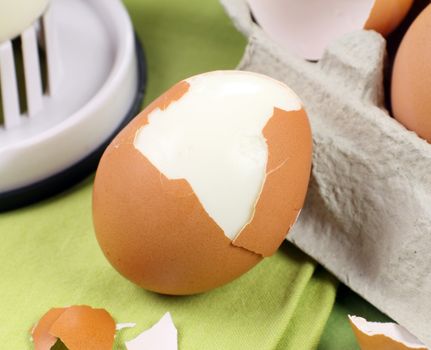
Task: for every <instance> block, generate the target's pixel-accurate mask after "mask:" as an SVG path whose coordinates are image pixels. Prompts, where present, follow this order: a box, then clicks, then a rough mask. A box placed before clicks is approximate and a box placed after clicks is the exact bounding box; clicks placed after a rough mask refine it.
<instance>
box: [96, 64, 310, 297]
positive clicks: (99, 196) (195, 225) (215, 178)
mask: <svg viewBox="0 0 431 350" xmlns="http://www.w3.org/2000/svg"><path fill="white" fill-rule="evenodd" d="M311 148H312V142H311V133H310V127H309V123H308V119H307V116H306V113H305V111H304V110H303V107H302V103H301V102H300V100H299V98H298V97H297V96H296V95H295V94H294V93H293V92H292V91H291V90H290V89H289V88H288V87H287V86H285V85H284V84H282V83H280V82H278V81H276V80H273V79H271V78H269V77H266V76H263V75H259V74H255V73H250V72H242V71H216V72H209V73H205V74H202V75H198V76H194V77H191V78H189V79H186V80H184V81H181V82H180V83H178V84H177V85H175V86H174V87H172V88H171V89H170V90H168V91H167V92H165V93H164V94H163V95H162V96H160V97H159V98H158V99H157V100H155V101H154V102H153V103H152V104H150V105H149V106H148V107H147V108H146V109H145V110H144V111H143V112H142V113H140V114H139V115H138V116H137V117H136V118H135V119H134V120H133V121H132V122H131V123H130V124H129V125H128V126H127V127H126V128H125V129H124V130H123V131H122V132H121V133H120V134H119V135H118V136H117V137H116V138H115V139H114V140H113V141H112V143H111V145H110V146H109V147H108V148H107V150H106V151H105V153H104V155H103V157H102V159H101V161H100V164H99V167H98V170H97V174H96V179H95V184H94V192H93V220H94V227H95V231H96V236H97V239H98V241H99V244H100V246H101V248H102V250H103V252H104V254H105V256H106V257H107V259H108V260H109V261H110V263H111V264H112V265H113V266H114V267H115V268H116V269H117V270H118V271H119V272H120V273H121V274H123V275H124V276H125V277H127V278H128V279H130V280H131V281H133V282H135V283H136V284H138V285H140V286H142V287H143V288H146V289H149V290H152V291H156V292H160V293H165V294H193V293H199V292H203V291H206V290H209V289H212V288H215V287H217V286H220V285H222V284H225V283H227V282H230V281H232V280H233V279H235V278H236V277H238V276H240V275H242V274H243V273H245V272H246V271H248V270H249V269H250V268H252V267H253V266H254V265H256V264H257V263H258V262H259V261H260V260H261V259H262V258H263V257H265V256H269V255H271V254H273V253H274V252H275V251H276V250H277V248H278V247H279V245H280V244H281V243H282V241H283V240H284V238H285V236H286V234H287V232H288V231H289V229H290V227H291V226H292V225H293V223H294V222H295V221H296V218H297V216H298V213H299V211H300V209H301V208H302V206H303V202H304V198H305V194H306V189H307V185H308V180H309V174H310V167H311Z"/></svg>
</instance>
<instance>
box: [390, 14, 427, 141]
mask: <svg viewBox="0 0 431 350" xmlns="http://www.w3.org/2000/svg"><path fill="white" fill-rule="evenodd" d="M430 28H431V5H428V6H427V7H426V8H425V9H424V10H423V11H422V13H421V14H420V15H419V16H418V17H417V18H416V20H415V21H414V22H413V23H412V25H411V26H410V28H409V29H408V31H407V33H406V34H405V36H404V38H403V40H402V42H401V45H400V47H399V49H398V52H397V54H396V57H395V62H394V67H393V72H392V85H391V102H392V110H393V114H394V117H395V118H396V119H397V120H398V121H399V122H400V123H401V124H403V125H404V126H405V127H406V128H407V129H409V130H412V131H414V132H416V133H417V134H418V135H419V136H420V137H422V138H424V139H425V140H427V141H428V142H430V143H431V98H430V89H431V64H430V62H431V41H430Z"/></svg>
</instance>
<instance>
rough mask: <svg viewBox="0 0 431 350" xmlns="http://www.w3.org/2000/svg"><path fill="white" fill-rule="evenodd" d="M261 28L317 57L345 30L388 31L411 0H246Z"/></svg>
mask: <svg viewBox="0 0 431 350" xmlns="http://www.w3.org/2000/svg"><path fill="white" fill-rule="evenodd" d="M248 3H249V6H250V8H251V11H252V13H253V15H254V17H255V18H256V20H257V22H258V24H259V25H260V26H261V27H262V29H263V30H264V31H265V32H266V33H267V34H268V35H269V36H270V37H271V38H272V39H273V40H274V41H275V42H277V43H278V44H279V45H280V46H281V47H283V48H285V49H286V50H288V51H291V52H293V53H295V54H298V55H299V56H301V57H303V58H305V59H309V60H318V59H320V58H321V57H322V54H323V52H324V50H325V48H326V47H327V46H328V44H329V43H330V42H332V41H334V40H335V39H337V38H339V37H341V36H342V35H344V34H347V33H350V32H353V31H356V30H361V29H372V30H376V31H377V32H379V33H380V34H382V35H388V34H389V33H390V32H392V31H393V30H394V29H395V28H396V27H397V26H398V25H399V24H400V23H401V21H402V20H403V19H404V17H405V16H406V14H407V12H408V11H409V9H410V7H411V5H412V3H413V0H389V1H388V0H361V1H357V0H326V1H314V0H272V1H267V0H248Z"/></svg>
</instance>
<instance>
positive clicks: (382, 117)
mask: <svg viewBox="0 0 431 350" xmlns="http://www.w3.org/2000/svg"><path fill="white" fill-rule="evenodd" d="M221 2H222V4H223V6H224V7H225V9H226V10H227V12H228V14H229V15H230V16H231V18H232V20H233V21H234V23H235V25H236V27H237V28H238V29H239V30H240V31H241V32H243V33H244V34H245V35H246V36H247V37H248V40H249V42H248V45H247V48H246V51H245V53H244V56H243V58H242V61H241V63H240V65H239V67H238V68H239V69H242V70H248V71H254V72H259V73H263V74H266V75H269V76H271V77H274V78H276V79H278V80H281V81H283V82H285V83H286V84H287V85H289V86H290V87H291V88H292V89H293V90H294V91H295V92H296V93H297V94H298V95H299V96H300V97H301V99H302V101H303V102H304V105H305V109H306V111H307V113H308V116H309V118H310V122H311V126H312V131H313V144H314V150H313V152H314V154H313V170H312V176H311V182H310V187H309V191H308V196H307V200H306V204H305V207H304V209H303V211H302V213H301V215H300V219H299V220H298V222H297V223H296V225H295V227H294V228H293V229H292V232H291V233H290V234H289V236H288V240H290V241H291V242H293V243H294V244H295V245H297V246H298V247H299V248H300V249H302V250H303V251H304V252H306V253H307V254H309V255H311V256H312V257H313V258H314V259H316V260H317V261H318V262H319V263H320V264H322V265H323V266H325V267H326V268H327V269H328V270H329V271H331V272H332V273H333V274H335V275H336V276H337V278H338V279H340V280H341V281H342V282H343V283H345V284H346V285H348V286H349V287H350V288H351V289H353V290H354V291H356V292H357V293H358V294H360V295H361V296H363V297H364V298H365V299H366V300H368V301H369V302H370V303H372V304H373V305H375V306H376V307H377V308H379V309H380V310H381V311H382V312H384V313H386V314H387V315H389V316H390V317H391V318H393V319H394V320H395V321H396V322H398V323H399V324H401V325H403V326H404V327H406V328H407V329H408V330H409V331H410V332H411V333H413V334H414V335H416V336H417V337H418V338H419V339H420V340H421V341H422V342H424V343H425V344H426V345H427V346H428V347H431V145H430V144H428V143H426V142H425V141H424V140H422V139H420V138H419V137H418V136H417V135H416V134H414V133H413V132H410V131H407V130H406V129H405V128H404V127H403V126H402V125H400V124H399V123H398V122H397V121H396V120H394V119H393V118H391V117H390V116H389V114H388V112H387V111H386V110H385V108H384V106H383V100H384V89H383V68H384V63H385V57H386V42H385V40H384V39H383V38H382V37H381V36H380V35H378V34H377V33H375V32H371V31H368V32H367V31H358V32H355V33H352V34H349V35H347V36H344V37H342V38H340V39H339V40H338V41H336V42H334V43H333V44H332V45H330V46H329V47H328V48H327V50H326V52H325V54H324V56H323V58H322V59H321V60H320V61H319V62H318V63H312V62H307V61H305V60H302V59H300V58H298V57H296V56H294V55H292V54H290V53H288V52H286V51H285V50H282V49H281V48H280V47H279V46H277V45H276V44H275V43H274V42H273V41H271V39H269V38H268V37H267V36H266V35H265V33H264V32H263V31H262V30H261V29H260V27H259V26H258V25H256V24H255V23H254V22H253V21H252V18H251V16H250V11H249V8H248V7H247V4H246V2H245V1H244V0H222V1H221Z"/></svg>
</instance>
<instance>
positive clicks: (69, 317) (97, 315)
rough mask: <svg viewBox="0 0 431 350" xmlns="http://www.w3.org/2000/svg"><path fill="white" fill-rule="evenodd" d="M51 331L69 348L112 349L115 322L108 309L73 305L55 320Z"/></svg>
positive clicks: (79, 349)
mask: <svg viewBox="0 0 431 350" xmlns="http://www.w3.org/2000/svg"><path fill="white" fill-rule="evenodd" d="M49 333H50V334H51V335H53V336H55V337H57V338H59V339H61V341H62V342H63V344H64V345H66V347H67V348H68V349H69V350H93V349H94V350H96V349H97V350H112V346H113V345H114V336H115V322H114V320H113V319H112V317H111V315H110V314H109V313H108V312H107V311H106V310H103V309H93V308H91V307H89V306H84V305H81V306H71V307H69V308H67V309H66V310H65V311H64V312H63V313H62V314H61V315H60V316H59V318H58V319H57V320H56V321H55V322H54V324H53V325H52V326H51V328H50V330H49Z"/></svg>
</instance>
